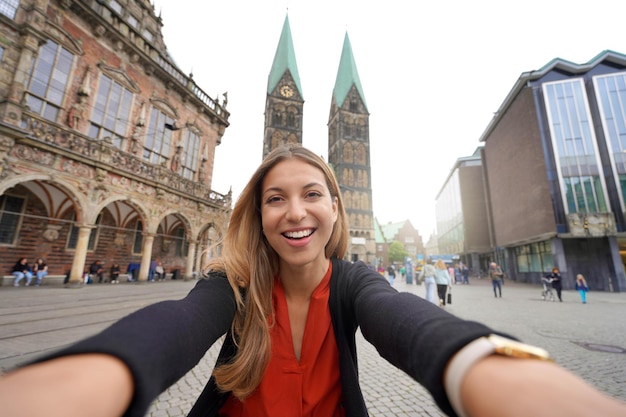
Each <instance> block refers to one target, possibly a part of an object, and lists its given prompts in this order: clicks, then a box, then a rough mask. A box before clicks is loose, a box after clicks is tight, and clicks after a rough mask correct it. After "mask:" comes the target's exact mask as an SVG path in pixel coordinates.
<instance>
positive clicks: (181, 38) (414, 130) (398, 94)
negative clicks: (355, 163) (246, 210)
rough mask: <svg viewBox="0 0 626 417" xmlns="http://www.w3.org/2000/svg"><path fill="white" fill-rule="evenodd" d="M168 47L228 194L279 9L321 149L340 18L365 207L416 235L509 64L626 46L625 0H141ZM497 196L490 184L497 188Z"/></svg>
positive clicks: (236, 177)
mask: <svg viewBox="0 0 626 417" xmlns="http://www.w3.org/2000/svg"><path fill="white" fill-rule="evenodd" d="M153 4H154V5H155V10H156V12H157V14H158V13H159V11H160V12H161V16H162V19H163V25H164V26H163V36H164V39H165V43H166V45H167V48H168V51H169V53H170V55H171V56H172V57H173V58H174V60H175V61H176V63H177V64H178V66H179V67H180V69H181V70H182V71H183V72H185V73H190V72H193V76H194V80H195V81H196V83H197V84H198V85H199V86H200V88H202V89H203V90H204V91H205V92H206V93H208V94H209V95H210V96H211V97H213V98H215V97H217V96H219V98H220V101H221V100H222V97H221V94H222V93H224V92H225V91H228V110H229V111H230V112H231V116H230V127H229V128H228V129H227V130H226V133H225V134H224V137H223V138H222V144H221V145H220V146H218V147H217V150H216V158H215V169H214V171H213V184H212V188H213V189H214V190H215V191H217V192H220V193H226V192H228V190H229V189H230V188H231V187H232V189H233V193H234V196H235V197H237V196H238V195H239V193H240V192H241V190H242V189H243V187H244V185H245V183H246V182H247V181H248V179H249V178H250V176H251V174H252V173H253V171H254V169H255V168H256V167H257V166H258V164H259V163H260V162H261V156H262V144H263V127H264V115H263V113H264V110H265V98H266V91H267V80H268V75H269V72H270V69H271V65H272V61H273V59H274V53H275V52H276V47H277V45H278V40H279V37H280V32H281V29H282V26H283V22H284V20H285V16H286V15H287V14H288V15H289V22H290V25H291V33H292V37H293V43H294V48H295V53H296V60H297V63H298V70H299V73H300V80H301V85H302V89H303V94H304V100H305V103H304V122H303V123H304V127H303V144H304V145H305V146H306V147H308V148H310V149H312V150H314V151H315V152H316V153H318V154H320V155H322V156H324V158H326V156H327V149H328V127H327V122H328V116H329V111H330V104H331V98H332V90H333V87H334V83H335V77H336V75H337V69H338V66H339V58H340V54H341V48H342V45H343V39H344V35H345V33H346V31H347V32H348V35H349V37H350V41H351V43H352V49H353V53H354V58H355V61H356V65H357V68H358V71H359V75H360V79H361V84H362V86H363V92H364V95H365V100H366V102H367V105H368V108H369V112H370V147H371V166H372V167H371V168H372V190H373V200H374V216H375V217H377V218H378V221H379V222H380V223H388V222H399V221H403V220H406V219H409V220H410V221H411V223H412V224H413V226H415V227H416V228H417V229H418V230H419V232H420V234H421V235H422V236H423V237H424V239H425V240H426V239H428V237H429V236H430V234H431V233H433V232H434V231H435V229H436V222H435V211H434V205H435V198H436V196H437V193H438V192H439V190H440V189H441V186H442V185H443V183H444V181H445V179H446V177H447V176H448V174H449V173H450V170H451V168H452V167H453V165H454V163H455V161H456V160H457V158H459V157H463V156H468V155H471V154H472V153H473V152H474V150H475V149H476V148H477V147H478V146H479V145H480V143H479V138H480V136H481V134H482V133H483V131H484V129H485V128H486V127H487V124H488V123H489V121H490V120H491V118H492V117H493V113H494V112H495V111H496V110H497V109H498V107H499V106H500V105H501V104H502V102H503V100H504V98H505V97H506V95H507V94H508V93H509V91H510V90H511V88H512V87H513V85H514V84H515V82H516V81H517V79H518V78H519V76H520V75H521V74H522V73H523V72H526V71H532V70H537V69H540V68H541V67H543V66H544V65H545V64H547V63H548V62H549V61H551V60H552V59H554V58H557V57H558V58H563V59H566V60H569V61H572V62H574V63H586V62H588V61H590V60H591V59H592V58H593V57H595V56H596V55H597V54H599V53H600V52H602V51H604V50H606V49H611V50H613V51H616V52H620V53H626V36H625V35H624V15H625V12H626V2H625V1H624V0H595V1H593V2H588V1H582V0H526V1H523V2H512V1H503V0H499V1H495V0H478V1H467V0H448V1H428V2H413V1H406V0H386V1H363V0H360V1H357V0H317V1H304V0H300V1H286V0H280V1H279V0H263V1H259V0H226V1H198V0H153ZM496 198H497V196H496Z"/></svg>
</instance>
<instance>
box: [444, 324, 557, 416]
mask: <svg viewBox="0 0 626 417" xmlns="http://www.w3.org/2000/svg"><path fill="white" fill-rule="evenodd" d="M489 355H502V356H508V357H511V358H517V359H538V360H543V361H552V358H550V354H549V353H548V352H547V351H546V350H544V349H542V348H539V347H536V346H532V345H527V344H526V343H522V342H518V341H516V340H513V339H508V338H506V337H502V336H498V335H495V334H492V335H489V336H485V337H481V338H478V339H476V340H474V341H473V342H471V343H469V344H468V345H467V346H465V347H464V348H463V349H461V350H460V351H458V352H457V353H456V355H454V356H453V357H452V360H450V363H449V364H448V367H447V368H446V371H445V378H444V381H445V389H446V394H447V395H448V399H449V400H450V404H451V405H452V408H453V409H454V411H455V412H456V413H457V414H458V415H459V417H467V414H466V413H465V410H464V408H463V404H461V382H462V381H463V379H464V378H465V374H466V373H467V371H468V370H469V369H470V368H471V367H472V366H473V365H475V364H476V363H477V362H478V361H480V360H481V359H483V358H485V357H486V356H489Z"/></svg>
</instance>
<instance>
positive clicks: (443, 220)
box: [436, 169, 465, 254]
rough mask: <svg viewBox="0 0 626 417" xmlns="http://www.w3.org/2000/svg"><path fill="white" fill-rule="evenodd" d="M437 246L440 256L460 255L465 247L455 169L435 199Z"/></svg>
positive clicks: (457, 175) (456, 170)
mask: <svg viewBox="0 0 626 417" xmlns="http://www.w3.org/2000/svg"><path fill="white" fill-rule="evenodd" d="M436 213H437V239H438V242H437V246H438V248H439V252H440V253H442V254H458V253H462V252H463V249H464V247H465V240H464V232H463V207H462V206H461V190H460V184H459V171H458V169H455V170H454V172H453V173H452V175H451V176H450V178H449V180H448V181H447V182H446V184H445V186H444V188H443V189H442V190H441V193H440V194H439V196H438V198H437V205H436Z"/></svg>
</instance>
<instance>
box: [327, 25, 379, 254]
mask: <svg viewBox="0 0 626 417" xmlns="http://www.w3.org/2000/svg"><path fill="white" fill-rule="evenodd" d="M328 162H329V163H330V164H331V166H332V167H333V168H334V170H335V174H336V176H337V180H338V181H339V187H340V189H341V194H342V196H343V200H344V205H345V209H346V214H347V217H348V228H349V230H350V242H349V244H348V251H347V254H346V258H347V259H348V260H351V261H357V260H361V261H363V262H366V263H371V264H372V265H373V264H374V259H375V256H376V245H375V240H374V213H373V205H372V185H371V184H372V181H371V179H372V176H371V168H370V143H369V112H368V110H367V104H366V102H365V95H364V94H363V88H362V87H361V80H360V79H359V73H358V71H357V68H356V63H355V61H354V56H353V54H352V45H351V44H350V39H349V38H348V33H346V36H345V38H344V41H343V50H342V52H341V60H340V62H339V70H338V71H337V79H336V81H335V88H334V89H333V97H332V102H331V106H330V116H329V119H328Z"/></svg>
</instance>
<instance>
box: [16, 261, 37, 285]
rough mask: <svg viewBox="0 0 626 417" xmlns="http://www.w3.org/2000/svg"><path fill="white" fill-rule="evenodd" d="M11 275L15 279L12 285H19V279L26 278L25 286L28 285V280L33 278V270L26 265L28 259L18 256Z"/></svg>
mask: <svg viewBox="0 0 626 417" xmlns="http://www.w3.org/2000/svg"><path fill="white" fill-rule="evenodd" d="M12 273H13V276H14V277H15V280H14V281H13V286H14V287H19V285H20V281H21V280H23V279H24V278H26V286H27V287H28V286H29V285H30V282H31V281H32V280H33V272H32V270H31V268H30V266H29V265H28V259H26V258H20V259H18V261H17V262H16V263H15V265H14V266H13V271H12Z"/></svg>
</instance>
